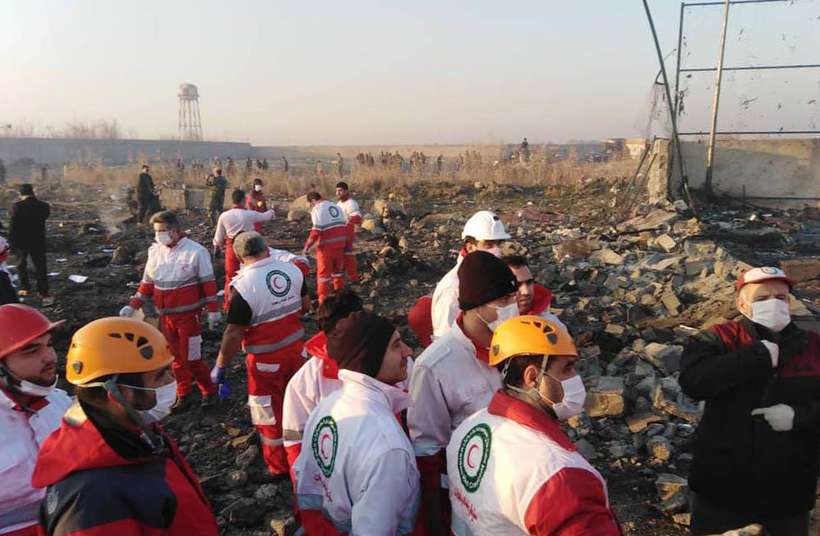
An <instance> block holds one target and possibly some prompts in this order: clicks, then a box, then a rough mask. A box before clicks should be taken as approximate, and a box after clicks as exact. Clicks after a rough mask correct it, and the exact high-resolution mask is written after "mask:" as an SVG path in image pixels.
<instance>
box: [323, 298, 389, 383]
mask: <svg viewBox="0 0 820 536" xmlns="http://www.w3.org/2000/svg"><path fill="white" fill-rule="evenodd" d="M395 331H396V327H395V326H394V325H393V324H392V323H390V321H389V320H387V319H385V318H382V317H380V316H378V315H375V314H373V313H368V312H367V311H357V312H355V313H352V314H351V315H349V316H347V317H346V318H343V319H341V320H339V322H337V323H336V326H335V327H334V328H333V329H332V330H331V332H330V333H328V334H327V353H328V355H329V356H330V357H331V359H333V360H334V361H336V363H338V365H339V368H340V369H347V370H352V371H354V372H361V373H362V374H367V375H368V376H372V377H375V376H376V374H378V373H379V369H380V368H381V366H382V361H384V353H385V352H386V351H387V345H388V344H389V343H390V338H391V337H393V333H395Z"/></svg>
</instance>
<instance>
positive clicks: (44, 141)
mask: <svg viewBox="0 0 820 536" xmlns="http://www.w3.org/2000/svg"><path fill="white" fill-rule="evenodd" d="M250 153H251V145H250V144H249V143H233V142H210V141H185V142H180V141H176V140H79V139H61V138H0V158H1V159H3V160H4V161H5V162H6V165H9V164H13V163H14V162H15V161H16V160H19V159H21V158H30V159H32V160H34V161H35V162H36V163H38V164H63V163H64V162H68V161H94V160H102V161H103V162H105V163H106V164H126V163H128V162H134V161H140V160H142V159H143V158H147V159H150V160H157V159H162V160H174V159H176V158H179V157H181V158H184V159H186V160H191V159H197V160H203V161H204V160H207V159H209V158H211V157H215V156H219V157H223V158H225V157H228V156H230V157H231V158H234V159H240V158H247V157H248V156H249V155H250Z"/></svg>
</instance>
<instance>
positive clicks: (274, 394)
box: [246, 340, 305, 475]
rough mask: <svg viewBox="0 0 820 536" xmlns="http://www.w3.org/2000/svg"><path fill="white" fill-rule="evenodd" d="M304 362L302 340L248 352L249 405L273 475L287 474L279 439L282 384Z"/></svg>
mask: <svg viewBox="0 0 820 536" xmlns="http://www.w3.org/2000/svg"><path fill="white" fill-rule="evenodd" d="M304 363H305V358H304V357H302V341H301V340H299V341H297V342H295V343H293V344H291V345H290V346H287V347H285V348H283V349H281V350H277V351H275V352H271V353H268V354H248V358H247V360H246V366H247V370H248V407H249V409H250V412H251V422H253V425H254V427H255V428H256V431H257V432H259V444H260V445H261V447H262V458H263V459H264V460H265V464H266V465H267V466H268V470H269V471H270V472H271V474H273V475H286V474H288V473H289V470H288V469H289V467H288V459H287V455H286V453H285V445H284V441H283V439H282V404H283V403H284V400H285V387H287V385H288V382H289V381H290V379H291V377H292V376H293V375H294V374H295V373H296V371H298V370H299V368H300V367H301V366H302V365H303V364H304Z"/></svg>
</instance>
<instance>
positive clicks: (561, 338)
mask: <svg viewBox="0 0 820 536" xmlns="http://www.w3.org/2000/svg"><path fill="white" fill-rule="evenodd" d="M521 355H543V356H547V357H549V356H559V355H560V356H575V357H578V350H577V349H576V348H575V343H574V342H572V337H570V335H569V333H567V330H566V329H564V328H563V327H562V326H560V325H558V324H556V323H555V322H553V321H551V320H545V319H544V318H541V317H540V316H535V315H527V316H516V317H515V318H510V319H509V320H505V321H504V322H502V324H501V325H500V326H498V328H497V329H496V330H495V332H494V333H493V339H492V342H491V343H490V361H489V364H490V366H493V367H494V366H496V365H498V364H500V363H503V362H504V361H506V360H508V359H510V358H513V357H517V356H521Z"/></svg>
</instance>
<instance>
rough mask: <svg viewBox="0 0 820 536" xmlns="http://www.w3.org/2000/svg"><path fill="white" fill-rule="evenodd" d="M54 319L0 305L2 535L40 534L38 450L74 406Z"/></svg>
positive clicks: (23, 535) (33, 311)
mask: <svg viewBox="0 0 820 536" xmlns="http://www.w3.org/2000/svg"><path fill="white" fill-rule="evenodd" d="M62 323H63V322H62V321H60V322H51V321H50V320H49V319H48V318H46V317H45V316H43V315H42V314H41V313H40V312H39V311H37V310H36V309H33V308H31V307H28V306H26V305H19V304H7V305H2V306H0V430H2V437H0V459H2V463H0V481H1V482H2V483H3V485H2V486H0V534H2V535H4V536H8V535H14V536H33V535H35V534H37V512H38V509H39V505H40V501H41V500H42V499H43V497H44V496H45V493H44V492H43V490H40V489H37V488H34V487H32V485H31V474H32V472H33V471H34V462H35V460H36V459H37V451H38V450H39V448H40V445H41V444H42V443H43V441H44V440H45V439H46V437H47V436H48V434H50V433H51V432H53V431H54V430H56V429H57V428H58V427H59V426H60V418H61V417H62V416H63V413H65V410H66V409H68V407H69V406H70V405H71V400H70V399H69V398H68V395H66V393H65V391H62V390H60V389H56V388H55V385H56V383H57V354H56V353H55V352H54V348H53V347H52V346H51V332H52V331H53V330H54V329H55V328H57V327H58V326H60V325H61V324H62Z"/></svg>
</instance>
